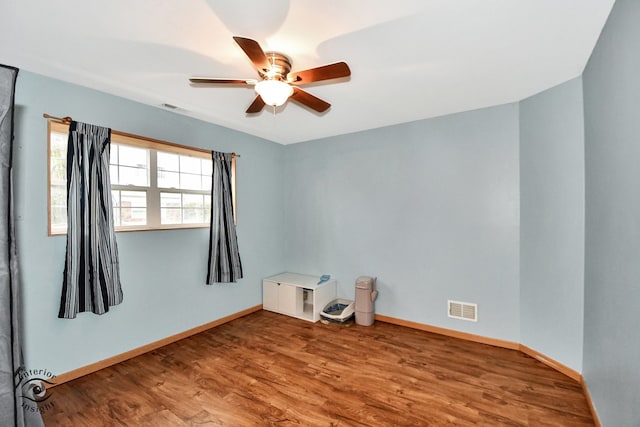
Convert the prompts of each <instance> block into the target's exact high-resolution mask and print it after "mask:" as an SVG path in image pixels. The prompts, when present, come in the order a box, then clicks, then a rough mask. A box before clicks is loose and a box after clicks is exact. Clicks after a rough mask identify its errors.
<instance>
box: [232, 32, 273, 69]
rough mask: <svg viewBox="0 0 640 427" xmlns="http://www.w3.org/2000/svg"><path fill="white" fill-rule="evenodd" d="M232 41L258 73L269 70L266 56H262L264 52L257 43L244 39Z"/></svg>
mask: <svg viewBox="0 0 640 427" xmlns="http://www.w3.org/2000/svg"><path fill="white" fill-rule="evenodd" d="M233 39H234V40H235V41H236V43H238V46H240V48H241V49H242V50H243V51H244V53H245V54H246V55H247V56H248V57H249V59H250V60H251V62H253V65H254V66H255V67H256V68H257V69H258V70H259V71H260V72H262V73H266V72H267V71H268V70H269V68H270V66H271V64H269V59H267V55H265V54H264V51H263V50H262V48H261V47H260V45H259V44H258V42H257V41H255V40H251V39H246V38H244V37H234V38H233Z"/></svg>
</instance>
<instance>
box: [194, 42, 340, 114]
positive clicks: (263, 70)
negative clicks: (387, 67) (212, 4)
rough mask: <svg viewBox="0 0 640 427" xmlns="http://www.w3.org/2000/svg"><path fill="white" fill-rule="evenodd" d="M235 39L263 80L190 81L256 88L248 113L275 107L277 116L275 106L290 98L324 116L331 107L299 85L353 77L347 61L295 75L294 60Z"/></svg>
mask: <svg viewBox="0 0 640 427" xmlns="http://www.w3.org/2000/svg"><path fill="white" fill-rule="evenodd" d="M233 39H234V40H235V42H236V43H238V45H239V46H240V48H241V49H242V50H243V51H244V53H245V54H246V55H247V56H248V57H249V59H250V60H251V62H252V63H253V65H254V66H255V67H256V70H257V71H258V74H259V75H260V78H261V80H256V79H217V78H209V77H191V78H190V79H189V81H191V83H194V84H197V85H199V84H206V85H209V84H215V85H218V84H231V85H255V90H256V92H257V96H256V98H255V99H254V100H253V102H252V103H251V105H250V106H249V108H247V111H246V113H247V114H252V113H259V112H260V111H262V108H263V107H264V106H265V105H270V106H273V107H274V113H275V107H279V106H280V105H282V104H284V103H285V102H287V99H291V100H293V101H296V102H298V103H300V104H302V105H305V106H307V107H309V108H311V109H313V110H315V111H317V112H319V113H322V112H324V111H326V110H327V109H328V108H329V107H330V106H331V104H329V103H328V102H325V101H323V100H322V99H320V98H317V97H315V96H313V95H311V94H310V93H309V92H306V91H304V90H302V89H300V87H299V86H302V85H305V84H309V83H313V82H319V81H323V80H331V79H338V78H341V77H348V76H350V75H351V70H350V69H349V66H348V65H347V64H346V63H345V62H336V63H333V64H327V65H322V66H320V67H316V68H310V69H308V70H303V71H298V72H294V73H292V72H291V60H290V59H289V57H287V56H286V55H284V54H282V53H279V52H264V51H263V50H262V48H261V47H260V45H259V44H258V42H256V41H255V40H252V39H247V38H244V37H234V38H233Z"/></svg>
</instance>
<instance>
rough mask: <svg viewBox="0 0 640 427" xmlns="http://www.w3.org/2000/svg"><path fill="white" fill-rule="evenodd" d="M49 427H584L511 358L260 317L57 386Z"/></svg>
mask: <svg viewBox="0 0 640 427" xmlns="http://www.w3.org/2000/svg"><path fill="white" fill-rule="evenodd" d="M51 393H52V394H51V397H50V398H49V402H53V405H52V407H51V408H49V409H47V410H46V411H45V412H44V414H43V417H44V420H45V423H46V425H47V426H48V427H52V426H83V427H85V426H86V427H89V426H154V427H160V426H172V427H173V426H178V427H179V426H218V425H228V426H254V425H255V426H262V425H263V426H275V425H277V426H293V425H296V426H448V425H452V426H453V425H458V426H472V425H473V426H593V425H594V424H593V420H592V418H591V415H590V413H589V408H588V406H587V402H586V399H585V397H584V395H583V392H582V388H581V386H580V385H579V384H578V383H577V382H575V381H573V380H571V379H570V378H568V377H566V376H564V375H563V374H560V373H559V372H556V371H554V370H553V369H551V368H549V367H547V366H545V365H543V364H542V363H540V362H538V361H536V360H535V359H532V358H530V357H529V356H526V355H524V354H522V353H520V352H518V351H514V350H506V349H501V348H496V347H492V346H488V345H484V344H477V343H472V342H468V341H463V340H458V339H455V338H450V337H445V336H441V335H437V334H432V333H428V332H424V331H418V330H414V329H409V328H405V327H401V326H396V325H391V324H388V323H381V322H376V323H375V324H374V325H373V326H369V327H364V326H358V325H352V326H350V327H340V326H335V325H323V324H321V323H316V324H313V323H308V322H305V321H301V320H297V319H293V318H290V317H286V316H282V315H279V314H275V313H271V312H267V311H259V312H256V313H253V314H251V315H248V316H245V317H243V318H240V319H237V320H234V321H232V322H230V323H227V324H224V325H221V326H218V327H216V328H214V329H211V330H209V331H206V332H203V333H200V334H198V335H195V336H193V337H191V338H187V339H184V340H182V341H179V342H177V343H174V344H171V345H168V346H166V347H163V348H160V349H158V350H155V351H152V352H150V353H147V354H145V355H142V356H139V357H136V358H134V359H131V360H128V361H126V362H123V363H120V364H118V365H115V366H113V367H110V368H107V369H103V370H101V371H99V372H96V373H94V374H91V375H87V376H85V377H82V378H79V379H77V380H74V381H71V382H69V383H66V384H63V385H60V386H58V387H55V388H54V389H53V390H52V391H51Z"/></svg>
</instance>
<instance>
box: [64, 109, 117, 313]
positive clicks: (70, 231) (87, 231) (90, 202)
mask: <svg viewBox="0 0 640 427" xmlns="http://www.w3.org/2000/svg"><path fill="white" fill-rule="evenodd" d="M110 143H111V129H108V128H103V127H100V126H95V125H88V124H85V123H78V122H71V125H70V126H69V141H68V146H67V255H66V259H65V266H64V280H63V285H62V297H61V300H60V312H59V314H58V317H60V318H66V319H72V318H75V317H76V314H78V313H79V312H84V311H91V312H93V313H95V314H104V313H106V312H107V311H109V307H110V306H113V305H116V304H120V303H121V302H122V289H121V286H120V271H119V264H118V247H117V245H116V234H115V231H114V226H113V208H112V200H111V180H110V178H109V149H110Z"/></svg>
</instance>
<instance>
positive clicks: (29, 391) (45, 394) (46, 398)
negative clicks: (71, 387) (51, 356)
mask: <svg viewBox="0 0 640 427" xmlns="http://www.w3.org/2000/svg"><path fill="white" fill-rule="evenodd" d="M55 377H56V376H55V375H53V374H52V373H51V372H50V371H49V370H48V369H25V368H24V366H20V367H19V368H18V369H17V370H16V372H15V374H14V381H15V387H16V394H18V395H21V396H22V398H23V402H22V407H23V409H25V410H28V411H31V412H45V411H47V410H49V409H51V408H53V407H54V406H55V405H54V403H53V400H51V399H50V397H51V394H52V393H51V391H50V390H49V388H51V387H52V386H54V385H55V384H56V383H55V382H54V381H53V380H54V379H55Z"/></svg>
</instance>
